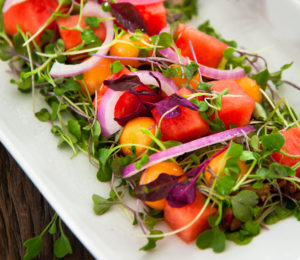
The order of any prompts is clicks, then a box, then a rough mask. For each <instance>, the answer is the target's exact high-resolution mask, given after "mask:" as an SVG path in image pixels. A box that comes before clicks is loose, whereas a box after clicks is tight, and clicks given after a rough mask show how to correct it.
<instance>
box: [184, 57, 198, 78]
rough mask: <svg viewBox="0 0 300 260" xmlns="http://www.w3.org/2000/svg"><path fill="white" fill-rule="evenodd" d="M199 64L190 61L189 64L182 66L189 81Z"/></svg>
mask: <svg viewBox="0 0 300 260" xmlns="http://www.w3.org/2000/svg"><path fill="white" fill-rule="evenodd" d="M198 67H199V65H198V64H197V63H195V62H193V61H192V62H191V63H190V64H188V65H186V66H184V67H183V70H184V76H185V77H186V78H187V80H188V81H190V80H191V79H192V78H193V77H194V76H195V75H196V74H197V72H198Z"/></svg>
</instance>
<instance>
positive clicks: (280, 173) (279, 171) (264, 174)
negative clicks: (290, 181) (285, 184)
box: [256, 163, 296, 179]
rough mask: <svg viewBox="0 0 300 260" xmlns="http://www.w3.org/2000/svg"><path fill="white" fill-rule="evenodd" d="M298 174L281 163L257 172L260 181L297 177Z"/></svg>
mask: <svg viewBox="0 0 300 260" xmlns="http://www.w3.org/2000/svg"><path fill="white" fill-rule="evenodd" d="M295 175H296V172H295V171H294V170H292V169H291V168H290V167H288V166H285V165H281V164H279V163H272V164H271V165H270V166H269V168H268V169H267V168H259V169H258V170H257V171H256V176H257V177H258V178H260V179H266V178H270V179H278V178H283V177H289V176H295Z"/></svg>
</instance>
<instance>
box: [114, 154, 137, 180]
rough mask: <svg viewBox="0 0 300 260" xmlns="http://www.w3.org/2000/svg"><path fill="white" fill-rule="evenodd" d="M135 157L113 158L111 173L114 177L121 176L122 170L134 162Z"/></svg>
mask: <svg viewBox="0 0 300 260" xmlns="http://www.w3.org/2000/svg"><path fill="white" fill-rule="evenodd" d="M134 158H135V156H131V155H129V156H120V157H115V158H114V159H113V160H112V162H111V167H112V171H113V173H114V175H115V176H119V177H121V176H122V172H123V170H124V168H125V167H126V166H127V165H129V164H131V163H132V162H133V161H134Z"/></svg>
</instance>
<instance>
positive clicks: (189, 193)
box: [167, 182, 196, 208]
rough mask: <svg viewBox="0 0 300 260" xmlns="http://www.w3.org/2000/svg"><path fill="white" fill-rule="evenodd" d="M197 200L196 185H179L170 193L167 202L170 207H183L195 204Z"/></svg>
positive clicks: (193, 183) (192, 183) (182, 183)
mask: <svg viewBox="0 0 300 260" xmlns="http://www.w3.org/2000/svg"><path fill="white" fill-rule="evenodd" d="M195 198H196V183H195V182H191V183H184V182H181V183H177V184H176V185H174V186H173V187H172V189H171V190H170V191H169V193H168V196H167V200H168V203H169V205H170V206H172V207H175V208H180V207H183V206H185V205H187V204H191V203H193V202H194V200H195Z"/></svg>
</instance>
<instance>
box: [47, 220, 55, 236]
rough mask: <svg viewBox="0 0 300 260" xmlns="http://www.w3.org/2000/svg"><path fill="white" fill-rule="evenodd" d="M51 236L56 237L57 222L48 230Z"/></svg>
mask: <svg viewBox="0 0 300 260" xmlns="http://www.w3.org/2000/svg"><path fill="white" fill-rule="evenodd" d="M48 232H49V234H51V235H54V234H55V233H56V221H54V222H53V223H52V225H51V227H50V228H49V230H48Z"/></svg>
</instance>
